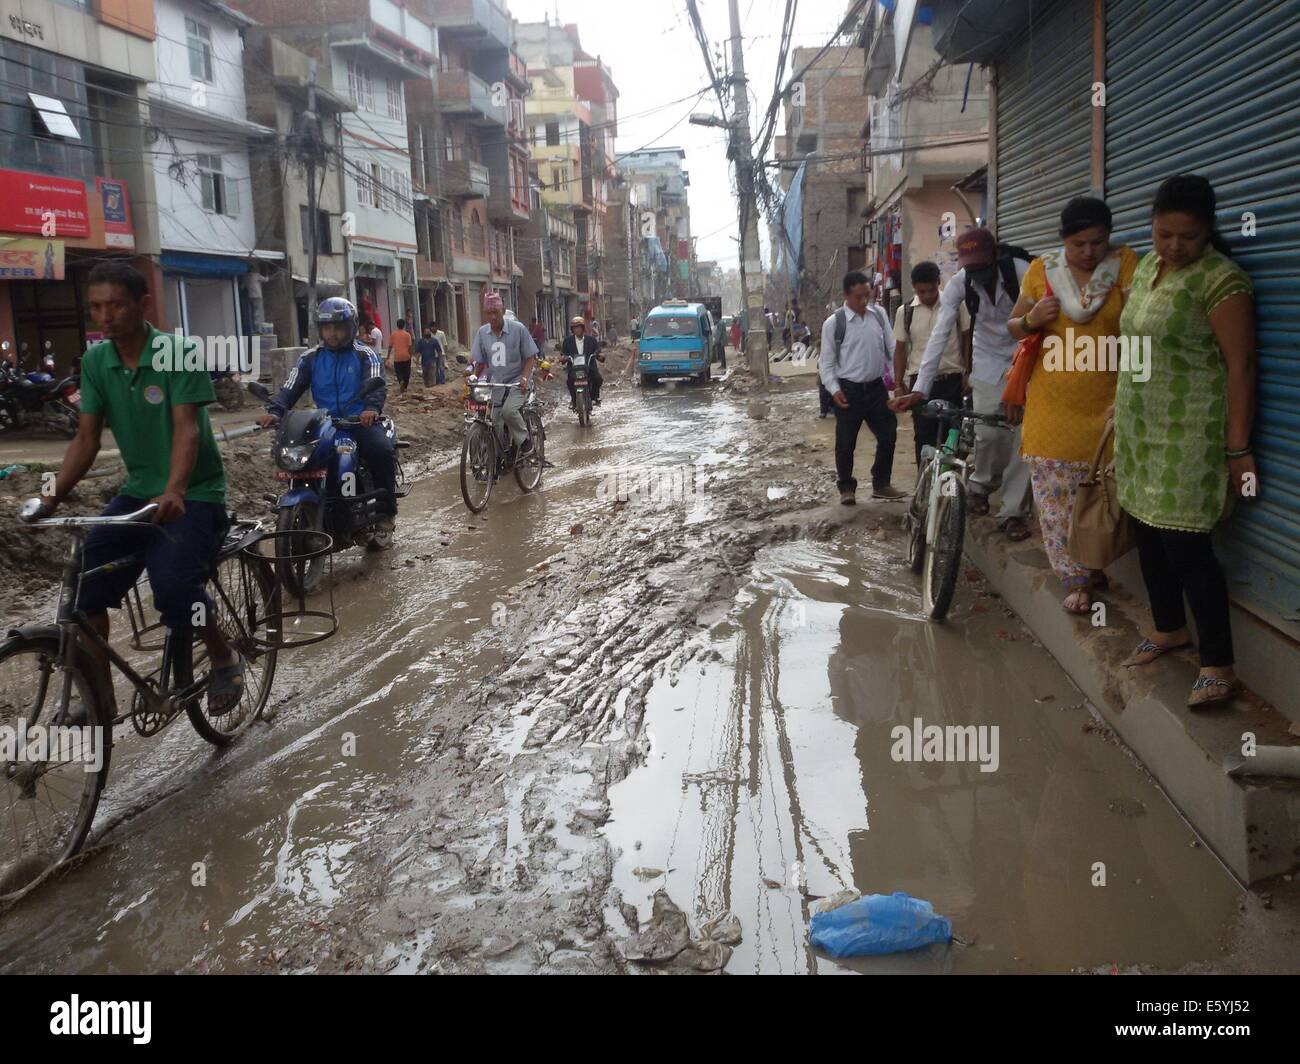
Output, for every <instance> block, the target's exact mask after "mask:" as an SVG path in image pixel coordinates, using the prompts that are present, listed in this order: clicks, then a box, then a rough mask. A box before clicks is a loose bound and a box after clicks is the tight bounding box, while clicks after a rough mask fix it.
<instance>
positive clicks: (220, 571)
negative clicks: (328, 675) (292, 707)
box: [185, 554, 276, 746]
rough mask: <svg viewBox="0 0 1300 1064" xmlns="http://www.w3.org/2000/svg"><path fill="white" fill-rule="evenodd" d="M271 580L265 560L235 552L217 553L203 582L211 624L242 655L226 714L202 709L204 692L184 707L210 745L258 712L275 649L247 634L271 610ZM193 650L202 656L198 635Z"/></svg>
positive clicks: (220, 741)
mask: <svg viewBox="0 0 1300 1064" xmlns="http://www.w3.org/2000/svg"><path fill="white" fill-rule="evenodd" d="M274 589H275V579H274V576H273V574H272V572H271V564H270V563H269V562H254V561H250V560H249V559H248V558H246V557H243V556H241V555H238V554H235V555H231V556H230V557H228V558H223V559H222V560H221V563H220V564H219V565H218V566H217V573H216V576H214V577H213V578H212V580H211V581H210V582H209V584H208V595H209V596H210V597H211V599H212V601H213V603H214V604H215V606H216V621H217V627H218V628H219V629H221V633H222V635H224V636H225V637H226V641H227V642H228V643H230V645H231V646H233V647H234V648H235V649H236V650H238V651H239V654H240V656H241V657H242V658H243V659H244V693H243V694H242V695H240V697H239V704H238V705H236V706H235V708H234V709H232V710H230V711H229V712H228V713H222V714H221V715H220V716H216V717H214V716H212V715H211V714H209V713H208V706H207V695H206V693H205V694H203V695H201V696H200V697H198V698H195V699H191V700H190V702H189V703H187V705H186V706H185V712H186V713H187V714H188V715H189V718H190V723H191V724H192V725H194V730H195V731H196V732H198V733H199V735H201V736H202V737H203V738H204V739H205V740H207V741H208V742H210V743H211V744H212V745H213V746H225V745H226V744H227V743H229V742H231V740H233V739H234V738H235V736H237V735H238V734H239V733H240V732H242V731H244V730H245V729H246V728H247V727H248V726H249V725H250V724H252V723H253V721H255V720H257V719H258V718H259V717H260V716H261V715H262V710H263V709H265V708H266V703H267V700H268V699H269V698H270V697H271V682H272V681H273V680H274V679H275V662H276V651H275V650H273V649H269V648H267V647H265V646H263V645H261V644H260V643H258V642H257V641H256V640H255V639H254V638H253V635H254V633H255V632H256V631H257V628H258V622H259V621H262V620H264V619H265V618H266V617H267V615H268V614H269V613H271V612H272V608H271V605H270V601H271V594H272V592H273V591H274ZM194 646H195V650H196V651H197V652H200V653H202V654H204V655H205V656H206V650H205V649H204V647H203V642H202V640H200V639H198V638H197V636H196V638H195V644H194Z"/></svg>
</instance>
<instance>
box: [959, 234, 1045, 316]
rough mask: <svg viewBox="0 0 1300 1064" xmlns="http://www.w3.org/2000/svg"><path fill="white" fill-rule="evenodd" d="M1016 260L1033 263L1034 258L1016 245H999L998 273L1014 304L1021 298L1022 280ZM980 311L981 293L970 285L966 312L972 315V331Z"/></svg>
mask: <svg viewBox="0 0 1300 1064" xmlns="http://www.w3.org/2000/svg"><path fill="white" fill-rule="evenodd" d="M1016 259H1024V261H1025V262H1032V261H1033V259H1034V256H1033V255H1031V254H1029V252H1028V251H1026V250H1025V249H1024V248H1022V247H1018V246H1017V245H1015V244H1001V243H1000V244H998V246H997V266H998V273H999V274H1001V275H1002V287H1003V288H1005V289H1006V290H1007V295H1009V296H1010V297H1011V302H1013V303H1014V302H1015V301H1016V300H1017V299H1019V298H1020V278H1019V277H1018V276H1017V275H1016V263H1015V260H1016ZM979 309H980V297H979V292H978V290H976V288H975V287H974V286H973V285H969V284H968V285H967V286H966V312H967V313H968V314H969V315H970V325H971V328H972V329H973V328H975V315H977V314H978V313H979Z"/></svg>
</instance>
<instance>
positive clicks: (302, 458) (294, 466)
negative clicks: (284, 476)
mask: <svg viewBox="0 0 1300 1064" xmlns="http://www.w3.org/2000/svg"><path fill="white" fill-rule="evenodd" d="M315 449H316V447H315V445H314V444H310V443H299V444H292V445H290V446H287V447H280V448H278V449H277V450H276V453H275V464H276V465H278V466H279V467H280V468H281V469H284V470H287V471H288V472H290V473H293V472H296V471H297V470H299V469H302V468H303V467H305V466H306V465H307V463H308V462H310V461H311V454H312V451H314V450H315Z"/></svg>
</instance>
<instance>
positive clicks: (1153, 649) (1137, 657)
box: [1120, 639, 1192, 668]
mask: <svg viewBox="0 0 1300 1064" xmlns="http://www.w3.org/2000/svg"><path fill="white" fill-rule="evenodd" d="M1191 645H1192V644H1191V643H1190V642H1188V643H1179V644H1178V645H1177V646H1170V647H1165V646H1161V645H1160V644H1159V643H1153V642H1151V640H1150V639H1144V640H1142V642H1140V643H1139V644H1138V645H1137V648H1136V649H1135V650H1134V651H1133V653H1132V654H1130V655H1129V656H1128V657H1126V658H1125V659H1124V660H1123V661H1121V662H1120V664H1121V665H1126V666H1128V667H1129V668H1132V667H1133V666H1135V665H1150V664H1151V663H1152V662H1153V661H1155V660H1156V658H1158V657H1160V655H1161V654H1168V653H1169V652H1170V651H1172V650H1182V649H1183V647H1189V646H1191Z"/></svg>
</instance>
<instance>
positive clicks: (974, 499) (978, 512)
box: [966, 491, 989, 517]
mask: <svg viewBox="0 0 1300 1064" xmlns="http://www.w3.org/2000/svg"><path fill="white" fill-rule="evenodd" d="M966 512H967V513H971V514H974V515H975V516H976V517H983V516H984V515H985V514H986V513H988V512H989V497H988V496H987V495H981V494H979V492H975V491H973V492H971V494H970V498H969V499H967V500H966Z"/></svg>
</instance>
